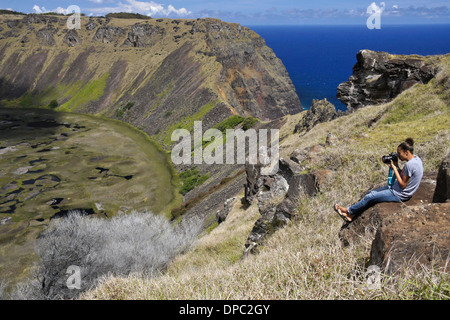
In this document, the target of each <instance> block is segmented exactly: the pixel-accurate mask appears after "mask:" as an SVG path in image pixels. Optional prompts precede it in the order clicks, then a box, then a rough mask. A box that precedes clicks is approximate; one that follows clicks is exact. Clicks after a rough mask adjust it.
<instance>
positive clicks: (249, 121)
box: [242, 117, 259, 131]
mask: <svg viewBox="0 0 450 320" xmlns="http://www.w3.org/2000/svg"><path fill="white" fill-rule="evenodd" d="M258 121H259V120H258V119H256V118H254V117H248V118H245V120H244V121H243V122H242V129H243V130H244V131H246V130H248V129H250V128H252V127H253V126H254V125H255V124H256V123H257V122H258Z"/></svg>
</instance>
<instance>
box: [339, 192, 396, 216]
mask: <svg viewBox="0 0 450 320" xmlns="http://www.w3.org/2000/svg"><path fill="white" fill-rule="evenodd" d="M380 202H401V200H400V199H399V198H398V197H397V196H396V195H395V194H394V193H393V192H392V190H391V189H390V188H389V187H388V186H384V187H381V188H378V189H375V190H372V191H370V192H369V193H367V194H366V195H365V196H364V198H362V200H361V201H359V202H358V203H355V204H354V205H352V206H351V207H349V208H348V212H349V213H350V214H352V215H357V214H359V213H361V212H362V211H364V210H365V209H367V207H369V206H370V205H373V204H376V203H380Z"/></svg>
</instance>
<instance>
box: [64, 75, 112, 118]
mask: <svg viewBox="0 0 450 320" xmlns="http://www.w3.org/2000/svg"><path fill="white" fill-rule="evenodd" d="M109 76H110V75H109V73H105V74H104V75H103V76H101V77H100V78H99V79H98V80H91V81H89V82H88V83H87V84H86V85H85V86H83V87H81V88H80V90H79V91H77V92H76V93H75V95H74V96H73V97H72V98H71V99H70V100H69V101H67V102H66V103H64V104H63V105H62V106H60V107H59V108H58V110H59V111H73V110H80V109H81V108H83V107H84V106H86V105H87V104H88V103H89V102H91V101H97V100H98V99H100V98H101V97H102V95H103V93H104V90H105V87H106V81H107V80H108V79H109ZM76 86H80V85H79V84H75V85H74V87H76Z"/></svg>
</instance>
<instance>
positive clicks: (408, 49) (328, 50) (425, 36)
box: [249, 24, 450, 110]
mask: <svg viewBox="0 0 450 320" xmlns="http://www.w3.org/2000/svg"><path fill="white" fill-rule="evenodd" d="M249 27H250V28H251V29H252V30H254V31H255V32H257V33H258V34H259V35H261V36H262V37H263V38H264V39H265V41H266V43H267V45H268V46H269V47H271V48H272V49H273V50H274V52H275V54H276V55H277V56H278V57H279V58H280V59H281V60H282V61H283V63H284V65H285V67H286V69H287V71H288V72H289V75H290V76H291V79H292V81H293V83H294V85H295V88H296V90H297V94H298V95H299V98H300V101H301V102H302V105H303V107H304V108H305V109H308V108H309V107H310V106H311V102H312V99H323V98H327V99H328V101H331V102H332V103H333V104H334V105H335V106H336V108H338V109H341V110H345V109H346V106H345V105H344V104H342V103H341V102H340V101H339V100H337V99H336V88H337V86H338V85H339V84H340V83H341V82H344V81H347V80H348V78H349V77H350V76H351V74H352V68H353V66H354V65H355V63H356V54H357V53H358V51H359V50H362V49H370V50H374V51H386V52H389V53H392V54H420V55H434V54H445V53H450V24H446V25H382V26H381V29H374V30H369V29H368V28H367V27H366V26H365V25H364V26H249Z"/></svg>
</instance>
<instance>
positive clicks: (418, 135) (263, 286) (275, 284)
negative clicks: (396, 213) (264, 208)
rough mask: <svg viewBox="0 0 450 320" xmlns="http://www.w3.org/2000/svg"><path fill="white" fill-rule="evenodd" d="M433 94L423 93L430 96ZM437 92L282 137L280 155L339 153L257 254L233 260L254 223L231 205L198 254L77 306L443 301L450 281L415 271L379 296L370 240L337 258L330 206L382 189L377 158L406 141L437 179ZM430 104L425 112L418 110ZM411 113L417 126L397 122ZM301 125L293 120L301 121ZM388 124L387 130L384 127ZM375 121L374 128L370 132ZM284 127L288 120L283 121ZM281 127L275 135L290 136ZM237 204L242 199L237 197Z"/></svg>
mask: <svg viewBox="0 0 450 320" xmlns="http://www.w3.org/2000/svg"><path fill="white" fill-rule="evenodd" d="M427 86H428V87H429V88H428V89H433V90H434V89H436V91H433V90H424V89H427V88H426V87H427ZM435 86H436V84H433V83H430V84H429V85H426V86H425V85H418V86H415V87H413V88H412V89H410V90H408V91H407V92H405V93H403V94H402V95H401V96H400V97H398V98H397V99H396V100H394V101H393V102H392V103H389V104H385V105H379V106H370V107H366V108H364V109H363V110H359V111H357V112H355V113H353V114H350V115H348V116H345V117H341V118H338V119H336V120H334V121H332V122H329V123H324V124H320V125H318V126H316V127H314V128H313V129H312V130H311V131H310V132H309V133H307V134H306V135H305V136H303V137H301V138H299V137H298V136H297V135H290V136H288V137H287V138H286V139H285V140H284V141H283V142H282V143H281V147H282V148H281V150H282V151H281V155H282V156H287V155H289V154H290V152H292V151H293V150H295V149H297V148H306V147H310V146H314V145H317V144H319V143H324V142H325V138H326V136H327V134H328V132H332V133H334V134H335V135H336V136H337V137H338V139H339V140H338V141H339V142H338V144H337V145H336V146H328V147H326V148H324V150H323V151H322V152H320V153H319V154H318V158H316V159H318V160H317V162H315V163H310V164H309V165H310V166H311V167H312V170H315V169H329V170H332V171H333V172H334V174H332V175H331V176H330V177H329V178H328V180H327V181H326V183H325V187H324V188H323V190H322V191H321V193H320V194H319V195H318V196H316V197H314V198H305V199H303V202H302V204H301V205H300V207H299V211H298V218H297V219H296V220H294V221H293V222H292V223H290V224H289V225H288V226H286V227H285V228H283V229H281V230H279V231H277V232H276V233H275V234H274V235H273V236H271V237H270V238H269V239H268V241H267V243H266V244H265V245H264V246H263V247H262V248H261V250H260V253H259V254H258V255H255V256H250V257H249V258H247V259H243V260H241V259H238V257H239V255H240V254H242V251H243V249H244V248H243V244H244V243H245V239H246V237H247V236H248V233H249V232H250V230H251V228H252V226H253V223H254V221H255V220H256V219H257V218H258V216H259V214H258V211H257V208H256V204H254V205H252V206H251V207H249V208H248V209H246V210H245V209H244V208H242V207H241V206H240V204H239V200H240V199H239V198H238V199H237V200H236V202H235V204H234V207H233V210H232V212H231V213H230V216H229V218H228V219H227V220H226V221H225V222H224V223H223V224H221V225H219V226H218V227H217V228H216V229H215V230H213V231H212V232H211V233H210V234H208V235H205V236H203V237H202V238H201V239H200V241H199V243H198V245H197V247H196V248H195V249H194V250H192V251H190V252H188V253H186V254H185V255H183V256H181V257H178V258H177V259H176V260H175V261H174V262H173V263H172V265H171V266H170V267H169V269H168V270H167V271H166V272H164V273H163V274H161V275H160V276H158V277H154V278H151V279H148V278H143V277H142V276H140V275H131V276H129V277H126V278H114V277H110V278H107V279H103V280H102V281H101V283H100V284H99V286H98V287H97V288H95V289H94V290H92V291H90V292H88V293H86V294H85V295H84V296H83V297H82V298H83V299H448V298H450V296H449V295H450V283H449V275H448V273H440V272H438V271H436V270H431V269H429V268H425V267H422V266H420V265H417V264H414V263H412V264H411V266H409V268H407V270H408V271H407V273H406V274H402V275H393V276H383V277H382V279H381V285H380V287H379V288H375V289H373V288H372V287H371V286H370V285H369V284H368V282H367V276H366V270H367V269H366V268H367V265H366V264H367V262H368V257H369V252H370V245H371V241H370V239H363V241H362V244H361V245H359V246H357V247H353V246H351V247H347V248H343V247H342V246H341V243H340V241H339V239H338V231H339V229H340V227H341V224H342V221H341V220H340V219H339V218H338V217H336V215H335V213H334V212H333V210H332V205H333V203H334V202H335V201H339V202H340V203H342V204H350V203H352V202H354V201H356V200H358V199H359V197H360V196H361V194H362V193H363V192H364V191H366V190H367V189H369V188H371V187H373V186H374V185H375V184H378V183H380V182H382V181H384V179H385V176H386V168H385V166H383V165H382V164H381V163H380V157H381V156H382V155H383V154H387V153H389V152H391V151H394V150H395V148H396V147H397V145H398V144H399V143H400V142H401V141H403V140H404V139H405V138H406V137H408V136H412V137H413V138H415V139H416V141H417V146H416V150H417V151H416V154H418V155H419V156H420V157H421V158H422V159H423V160H424V163H425V170H427V171H430V170H436V169H437V166H438V165H439V162H440V161H441V160H442V158H443V157H444V156H445V155H446V154H447V153H448V152H450V144H449V141H450V132H449V128H450V125H449V124H450V108H448V106H449V104H448V100H446V99H445V98H444V99H443V98H442V92H441V91H439V90H438V88H436V87H435ZM425 94H426V95H427V97H426V99H433V100H434V101H435V102H436V103H435V104H433V105H428V106H424V105H423V104H421V101H422V100H423V99H424V97H423V95H425ZM405 107H407V108H409V111H408V112H410V113H411V114H414V115H415V116H414V117H411V119H408V118H402V117H401V118H399V119H396V118H395V117H393V116H395V115H396V113H399V112H401V111H402V108H405ZM299 117H300V116H298V115H297V116H296V118H297V119H298V118H299ZM389 117H391V118H392V119H394V120H395V121H387V120H386V119H390V118H389ZM375 118H379V121H378V122H377V123H376V125H374V126H373V127H369V126H368V123H369V122H370V121H371V120H373V119H375ZM288 120H289V119H288ZM295 123H296V122H295V121H287V122H286V126H287V127H284V128H282V132H293V128H294V126H295ZM241 197H242V195H241Z"/></svg>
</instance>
